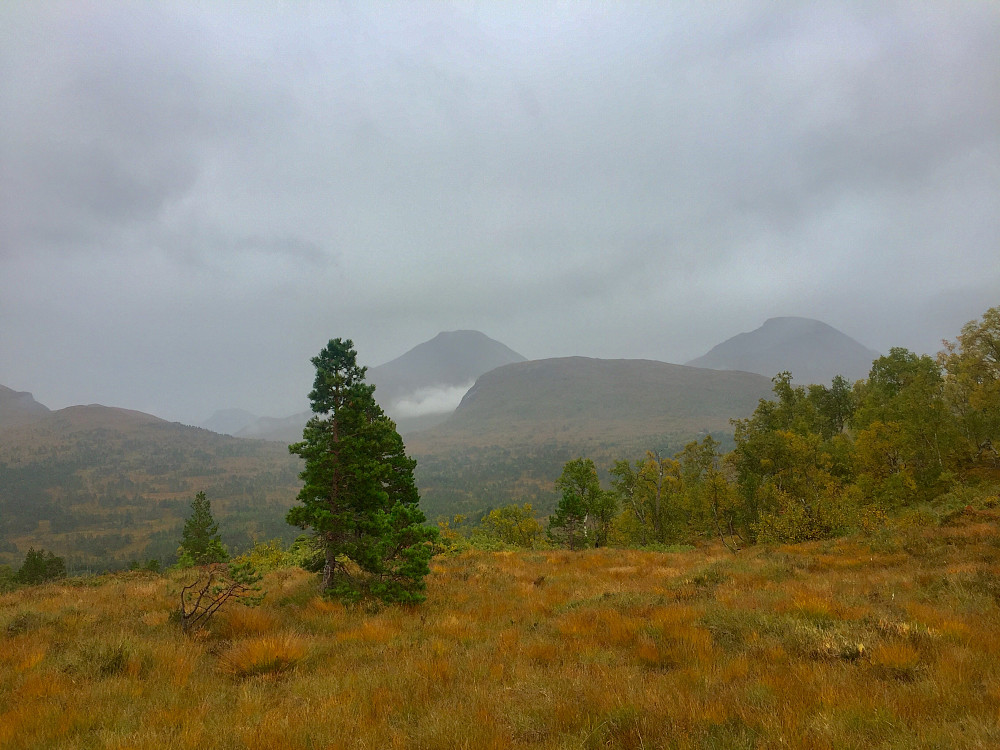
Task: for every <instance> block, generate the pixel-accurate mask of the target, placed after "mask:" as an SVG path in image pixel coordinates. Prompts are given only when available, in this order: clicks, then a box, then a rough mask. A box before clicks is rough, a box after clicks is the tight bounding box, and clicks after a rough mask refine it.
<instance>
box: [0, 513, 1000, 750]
mask: <svg viewBox="0 0 1000 750" xmlns="http://www.w3.org/2000/svg"><path fill="white" fill-rule="evenodd" d="M989 505H990V503H987V505H986V506H985V507H983V508H981V509H979V510H970V511H967V512H964V513H961V514H960V515H958V516H956V517H954V518H952V519H951V520H950V521H948V522H947V523H946V524H944V525H942V526H940V527H928V528H921V527H912V528H909V529H904V530H902V531H901V532H900V534H899V535H898V536H896V537H891V538H890V537H886V538H881V539H874V540H872V539H865V538H854V539H845V540H840V541H836V542H830V543H814V544H805V545H795V546H785V547H778V548H771V549H769V548H756V549H752V550H747V551H745V552H743V553H741V554H740V555H739V556H738V557H734V556H732V555H729V554H728V553H726V552H725V551H723V550H721V549H719V548H718V547H715V546H710V547H706V548H704V549H701V550H696V551H693V552H686V553H674V554H667V553H653V552H640V551H622V550H594V551H589V552H585V553H570V552H566V551H535V552H522V553H496V554H487V553H468V554H464V555H462V556H458V557H450V558H449V557H445V558H437V559H436V560H435V562H434V564H433V572H432V574H431V576H430V578H429V581H428V589H429V599H428V602H427V603H426V604H424V605H422V606H420V607H417V608H414V609H412V610H407V609H399V608H391V609H386V610H383V611H381V612H378V613H375V614H371V613H366V612H364V611H363V610H361V609H345V608H343V607H341V606H340V605H336V604H330V603H327V602H324V601H323V600H321V599H319V598H317V597H316V596H315V593H314V592H315V589H314V585H315V583H314V579H312V577H311V576H309V575H307V574H306V573H304V572H302V571H298V570H279V571H276V572H274V573H272V574H270V575H269V576H268V577H267V578H266V579H265V585H266V589H267V591H268V596H267V598H266V599H265V602H264V604H263V606H262V607H261V608H259V609H256V610H247V609H242V608H235V609H233V610H232V611H231V612H229V613H228V614H227V615H223V616H221V617H220V618H219V619H218V620H217V622H215V623H214V624H213V627H212V629H211V630H210V631H209V632H207V633H204V634H203V635H202V636H201V637H191V638H187V637H184V636H183V635H181V633H180V632H179V627H178V626H177V625H176V624H175V623H173V622H170V621H169V620H168V614H169V612H170V610H171V609H172V608H173V607H174V606H175V602H176V592H177V589H178V586H179V581H178V579H177V578H176V577H170V578H159V577H149V576H143V575H141V574H121V575H119V576H116V577H107V578H104V579H100V580H99V581H96V582H95V584H96V585H95V584H92V583H91V582H89V581H81V582H77V583H72V582H69V583H62V584H53V585H46V586H42V587H38V588H35V589H30V590H22V591H20V592H15V593H13V594H8V595H3V596H0V638H2V640H3V647H2V648H0V747H5V748H10V749H11V750H14V749H19V748H59V747H66V748H70V747H83V746H86V747H94V748H105V747H107V748H124V747H129V748H161V747H173V748H193V749H194V748H196V749H197V750H203V749H204V750H208V749H210V748H248V747H253V748H286V747H323V748H341V747H343V748H351V747H359V748H360V747H406V748H453V747H477V748H478V747H496V748H505V747H543V748H578V747H594V748H597V747H626V748H654V747H672V748H756V747H761V748H772V747H773V748H778V747H792V748H914V747H939V748H945V747H947V748H983V747H996V746H998V745H1000V563H998V548H1000V536H998V521H1000V512H998V511H997V509H996V507H995V506H996V501H994V502H993V503H992V505H993V507H992V508H990V507H989ZM255 673H257V674H255Z"/></svg>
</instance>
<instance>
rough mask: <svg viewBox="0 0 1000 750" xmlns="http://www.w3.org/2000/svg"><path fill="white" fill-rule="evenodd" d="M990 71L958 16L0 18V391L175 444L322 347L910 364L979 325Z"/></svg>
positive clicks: (647, 10)
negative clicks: (810, 341)
mask: <svg viewBox="0 0 1000 750" xmlns="http://www.w3.org/2000/svg"><path fill="white" fill-rule="evenodd" d="M664 5H667V4H664ZM998 60H1000V6H997V5H996V4H995V3H987V2H982V3H976V2H970V3H962V4H955V3H948V2H943V1H942V2H939V3H934V2H931V3H919V4H918V3H858V4H844V3H808V4H801V5H798V4H778V5H776V4H771V3H766V4H765V3H761V4H753V3H747V4H742V5H741V6H740V10H739V11H738V12H732V11H729V10H727V11H725V12H723V11H722V10H721V9H720V10H716V9H715V6H712V5H707V6H705V7H703V6H702V4H694V3H692V4H690V5H682V4H673V3H671V4H669V6H668V7H661V6H660V4H653V3H648V4H629V5H625V6H619V5H618V4H594V5H580V6H577V5H569V6H562V5H536V4H523V5H507V4H504V5H499V4H493V3H486V4H482V5H461V6H451V5H444V4H428V5H415V6H410V5H408V6H402V5H386V6H371V5H369V4H360V3H359V4H356V5H355V4H340V5H336V6H334V5H332V4H326V3H323V4H304V3H289V4H272V3H263V2H261V3H248V4H241V5H239V6H234V7H233V8H232V9H229V8H228V6H226V5H225V4H208V5H203V6H198V7H196V6H195V5H193V4H176V3H170V4H168V3H148V4H135V3H130V4H118V3H114V2H106V3H50V2H41V3H35V2H30V3H29V2H18V1H15V2H9V3H4V4H3V6H2V7H0V383H3V384H5V385H8V386H11V387H14V388H16V389H19V390H32V391H34V392H35V394H36V396H37V397H38V398H39V400H41V401H43V402H45V403H47V404H48V405H50V406H53V407H60V406H65V405H68V404H71V403H80V402H91V401H94V402H102V403H108V404H115V405H121V406H127V407H131V408H137V409H142V410H146V411H151V412H153V413H156V414H159V415H162V416H165V417H168V418H171V419H179V420H184V421H195V422H197V421H200V420H202V419H204V418H205V417H206V416H207V415H208V414H210V413H211V412H212V411H214V410H215V409H217V408H223V407H244V408H248V409H251V410H253V411H255V412H258V413H270V414H275V415H282V414H288V413H292V412H294V411H297V410H299V409H300V408H301V407H302V405H303V403H304V400H305V393H306V392H307V391H308V388H309V383H310V379H311V373H310V366H309V363H308V359H309V357H310V356H312V355H313V354H315V353H316V351H318V350H319V348H320V347H321V346H322V345H323V344H324V343H325V342H326V340H327V339H329V338H331V337H334V336H345V337H352V338H353V339H354V340H355V342H356V343H357V346H358V349H359V352H360V354H361V357H362V359H363V360H365V361H367V362H368V363H370V364H378V363H381V362H384V361H386V360H388V359H391V358H393V357H395V356H397V355H399V354H401V353H402V352H403V351H405V350H406V349H408V348H410V347H411V346H413V345H415V344H416V343H418V342H420V341H423V340H426V339H428V338H430V337H431V336H433V335H434V334H436V333H437V332H438V331H441V330H451V329H457V328H469V329H480V330H482V331H484V332H486V333H487V334H488V335H490V336H492V337H494V338H496V339H499V340H500V341H503V342H504V343H506V344H508V345H509V346H511V347H512V348H514V349H516V350H517V351H519V352H521V353H522V354H524V355H526V356H528V357H532V358H535V357H547V356H562V355H571V354H579V355H586V356H598V357H643V358H650V359H661V360H666V361H674V362H678V361H681V362H682V361H685V360H687V359H690V358H693V357H695V356H698V355H700V354H703V353H704V352H705V351H707V350H708V349H709V348H710V347H711V346H712V345H714V344H716V343H718V342H719V341H721V340H723V339H725V338H728V337H729V336H732V335H734V334H736V333H738V332H740V331H746V330H751V329H753V328H756V327H757V326H758V325H760V324H761V323H762V322H763V321H764V320H765V319H766V318H769V317H773V316H779V315H799V316H805V317H813V318H819V319H821V320H823V321H825V322H827V323H829V324H831V325H833V326H835V327H837V328H839V329H840V330H843V331H844V332H846V333H847V334H849V335H851V336H853V337H855V338H857V339H859V340H860V341H862V342H863V343H864V344H865V345H867V346H870V347H873V348H876V349H880V350H883V351H885V350H887V349H888V348H889V347H890V346H894V345H902V346H908V347H910V348H913V349H916V350H918V351H930V352H933V351H936V350H937V348H938V345H939V341H940V339H941V338H942V337H953V336H954V335H955V333H957V331H958V329H959V327H960V326H961V324H962V323H964V322H965V321H966V320H969V319H971V318H974V317H977V316H978V315H979V314H980V313H982V312H983V311H984V310H985V309H986V308H987V307H989V306H991V305H995V304H998V303H1000V262H998V258H1000V252H998V251H1000V64H998V62H997V61H998Z"/></svg>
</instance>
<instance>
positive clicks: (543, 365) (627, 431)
mask: <svg viewBox="0 0 1000 750" xmlns="http://www.w3.org/2000/svg"><path fill="white" fill-rule="evenodd" d="M770 393H771V383H770V381H769V380H768V379H767V378H765V377H762V376H760V375H755V374H753V373H747V372H724V371H716V370H704V369H698V368H693V367H686V366H683V365H673V364H667V363H664V362H652V361H648V360H600V359H587V358H583V357H568V358H562V359H546V360H537V361H531V362H521V363H516V364H511V365H506V366H504V367H500V368H497V369H495V370H492V371H490V372H488V373H486V374H485V375H483V376H482V377H480V378H479V380H477V381H476V384H475V386H473V388H472V389H471V390H470V391H469V392H468V393H467V394H466V396H465V398H464V399H463V400H462V403H461V405H460V406H459V408H458V409H457V410H456V412H455V414H453V415H452V416H451V417H450V418H449V419H448V420H447V421H446V422H445V423H444V424H441V425H438V426H437V427H434V428H432V429H430V430H427V431H425V432H420V433H415V434H413V435H410V436H409V437H408V438H407V447H408V449H409V451H410V453H411V454H412V455H413V456H414V457H415V458H416V459H417V461H418V465H417V479H418V485H419V486H420V489H421V492H422V497H423V505H424V507H425V509H426V510H427V512H428V514H429V515H431V516H432V517H434V516H436V515H437V514H447V513H450V512H453V510H454V509H460V510H462V511H463V512H474V511H476V510H480V509H482V508H483V507H485V506H486V505H494V506H495V505H499V504H502V503H504V502H514V501H520V502H523V501H526V500H527V501H531V502H534V503H535V504H536V506H538V507H542V508H543V509H548V507H550V506H551V504H552V502H553V501H554V493H553V491H552V484H551V483H552V481H553V480H554V479H555V478H556V477H558V475H559V472H560V471H561V469H562V464H563V463H565V461H567V460H569V459H571V458H575V457H577V456H581V455H582V456H588V457H591V458H594V459H595V461H598V463H599V465H600V466H601V467H602V468H603V469H606V468H608V467H609V466H610V465H611V462H612V461H613V460H614V459H616V458H635V457H639V456H641V455H643V454H644V453H645V451H646V450H648V449H660V450H662V451H663V452H664V453H666V454H668V455H669V454H672V453H673V452H675V451H677V450H679V449H680V448H682V447H683V445H684V444H685V443H686V442H688V441H690V440H693V439H696V438H698V437H699V436H700V435H703V434H705V433H714V434H717V435H719V436H720V437H721V436H723V435H725V434H728V433H731V431H732V430H731V426H730V424H729V420H730V418H733V417H743V416H746V415H748V414H750V413H751V412H752V411H753V409H754V408H755V407H756V406H757V403H758V401H759V400H760V399H761V398H763V397H767V396H769V395H770Z"/></svg>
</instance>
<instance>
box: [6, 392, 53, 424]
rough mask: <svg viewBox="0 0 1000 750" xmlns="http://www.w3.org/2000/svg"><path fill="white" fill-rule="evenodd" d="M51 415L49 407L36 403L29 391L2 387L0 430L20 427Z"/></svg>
mask: <svg viewBox="0 0 1000 750" xmlns="http://www.w3.org/2000/svg"><path fill="white" fill-rule="evenodd" d="M48 413H49V407H47V406H44V405H43V404H40V403H38V402H37V401H35V398H34V396H32V395H31V394H30V393H28V392H27V391H15V390H13V389H11V388H8V387H7V386H4V385H0V430H6V429H9V428H12V427H18V426H20V425H22V424H27V423H29V422H33V421H35V420H36V419H39V418H41V417H43V416H45V415H46V414H48Z"/></svg>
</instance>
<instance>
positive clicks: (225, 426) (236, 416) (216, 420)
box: [198, 409, 260, 435]
mask: <svg viewBox="0 0 1000 750" xmlns="http://www.w3.org/2000/svg"><path fill="white" fill-rule="evenodd" d="M258 419H260V417H259V416H257V415H256V414H251V413H250V412H248V411H246V410H245V409H220V410H219V411H217V412H215V414H213V415H212V416H211V417H209V418H208V419H206V420H205V421H204V422H202V423H201V424H200V425H198V426H199V427H203V428H205V429H206V430H211V431H212V432H218V433H219V434H220V435H235V434H236V433H238V432H239V431H240V430H243V429H246V428H247V427H249V426H250V425H252V424H253V423H254V422H256V421H257V420H258Z"/></svg>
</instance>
